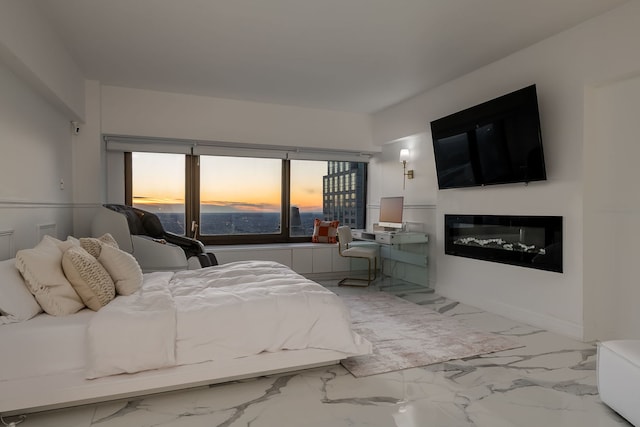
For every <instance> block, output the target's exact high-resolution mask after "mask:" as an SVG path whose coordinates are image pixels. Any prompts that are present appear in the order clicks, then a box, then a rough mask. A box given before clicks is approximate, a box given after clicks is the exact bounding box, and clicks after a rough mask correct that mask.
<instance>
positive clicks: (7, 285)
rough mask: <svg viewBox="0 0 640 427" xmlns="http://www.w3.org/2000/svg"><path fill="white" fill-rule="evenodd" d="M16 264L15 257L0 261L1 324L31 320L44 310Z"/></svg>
mask: <svg viewBox="0 0 640 427" xmlns="http://www.w3.org/2000/svg"><path fill="white" fill-rule="evenodd" d="M15 264H16V260H15V259H8V260H5V261H0V314H1V315H0V325H2V324H5V323H14V322H22V321H23V320H29V319H31V318H32V317H33V316H35V315H36V314H38V313H40V312H41V311H42V308H40V306H39V305H38V303H37V302H36V299H35V298H34V297H33V295H31V292H29V289H27V286H26V285H25V284H24V280H23V279H22V276H21V275H20V272H19V271H18V269H17V268H16V265H15Z"/></svg>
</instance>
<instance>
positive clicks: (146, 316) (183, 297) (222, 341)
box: [86, 261, 366, 378]
mask: <svg viewBox="0 0 640 427" xmlns="http://www.w3.org/2000/svg"><path fill="white" fill-rule="evenodd" d="M87 342H88V348H87V364H86V377H87V378H97V377H101V376H106V375H113V374H118V373H123V372H129V373H132V372H138V371H142V370H148V369H156V368H164V367H169V366H175V365H184V364H190V363H199V362H205V361H210V360H221V359H231V358H238V357H243V356H249V355H255V354H259V353H261V352H264V351H267V352H275V351H279V350H285V349H286V350H293V349H305V348H322V349H330V350H337V351H340V352H343V353H345V357H346V356H348V355H349V354H355V353H358V352H359V350H360V352H361V350H362V345H363V340H362V339H361V338H360V337H359V336H358V335H356V334H354V333H353V332H352V331H351V320H350V316H349V312H348V310H347V309H346V307H345V305H344V303H343V302H342V301H341V300H340V299H339V298H338V297H337V296H336V295H335V294H334V293H332V292H330V291H328V290H327V289H325V288H324V287H323V286H321V285H319V284H317V283H315V282H313V281H311V280H308V279H306V278H304V277H303V276H300V275H299V274H297V273H295V272H294V271H292V270H291V269H289V268H288V267H286V266H284V265H282V264H278V263H274V262H268V261H241V262H234V263H229V264H224V265H220V266H216V267H208V268H203V269H199V270H187V271H180V272H177V273H172V272H158V273H148V274H145V276H144V283H143V286H142V289H141V290H140V291H138V292H137V293H135V294H133V295H130V296H126V297H123V296H119V297H117V298H116V299H115V300H114V301H112V302H111V303H109V304H108V305H107V306H105V307H103V308H102V309H101V310H100V311H98V312H97V313H96V315H95V316H94V317H93V319H92V321H91V323H90V324H89V327H88V329H87ZM364 344H366V342H365V343H364Z"/></svg>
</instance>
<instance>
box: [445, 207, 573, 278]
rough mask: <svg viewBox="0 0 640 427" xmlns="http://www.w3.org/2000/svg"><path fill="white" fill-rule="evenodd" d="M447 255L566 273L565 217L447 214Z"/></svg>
mask: <svg viewBox="0 0 640 427" xmlns="http://www.w3.org/2000/svg"><path fill="white" fill-rule="evenodd" d="M444 223H445V231H444V237H445V243H444V252H445V253H446V254H449V255H457V256H462V257H467V258H475V259H481V260H486V261H493V262H500V263H505V264H513V265H519V266H522V267H530V268H538V269H541V270H548V271H556V272H559V273H562V217H561V216H514V215H445V216H444Z"/></svg>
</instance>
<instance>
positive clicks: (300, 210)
mask: <svg viewBox="0 0 640 427" xmlns="http://www.w3.org/2000/svg"><path fill="white" fill-rule="evenodd" d="M328 169H329V168H328V165H327V162H326V161H314V160H291V179H290V182H291V184H290V194H291V227H290V235H291V236H311V235H312V234H313V220H314V219H315V218H323V217H324V215H323V209H322V206H323V201H324V197H323V196H324V194H325V192H326V190H324V191H323V188H326V185H324V186H323V183H325V182H326V181H327V180H326V179H325V177H326V175H327V172H328Z"/></svg>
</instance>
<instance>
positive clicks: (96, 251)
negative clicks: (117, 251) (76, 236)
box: [80, 233, 118, 258]
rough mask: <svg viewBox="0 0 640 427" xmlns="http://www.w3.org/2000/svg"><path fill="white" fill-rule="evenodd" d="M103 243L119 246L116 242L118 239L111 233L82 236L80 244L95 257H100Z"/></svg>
mask: <svg viewBox="0 0 640 427" xmlns="http://www.w3.org/2000/svg"><path fill="white" fill-rule="evenodd" d="M102 245H109V246H113V247H114V248H117V247H118V242H116V239H114V238H113V236H112V235H111V234H109V233H106V234H103V235H102V236H100V237H81V238H80V246H81V247H82V249H84V250H85V251H87V252H89V254H90V255H92V256H93V257H94V258H98V257H99V256H100V251H101V250H102Z"/></svg>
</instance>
